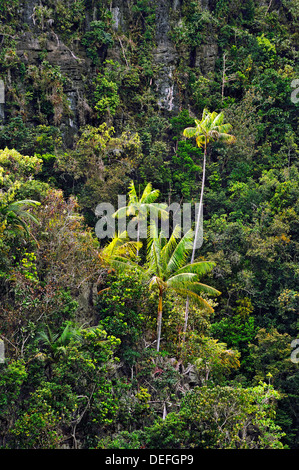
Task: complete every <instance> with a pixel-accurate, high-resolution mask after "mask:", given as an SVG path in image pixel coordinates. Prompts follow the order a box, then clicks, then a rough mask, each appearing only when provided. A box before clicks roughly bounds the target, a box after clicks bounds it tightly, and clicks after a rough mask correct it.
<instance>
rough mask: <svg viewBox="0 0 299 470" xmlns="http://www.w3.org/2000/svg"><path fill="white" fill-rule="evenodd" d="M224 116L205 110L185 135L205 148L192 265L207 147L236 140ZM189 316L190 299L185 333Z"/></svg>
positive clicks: (201, 202) (198, 223) (201, 201)
mask: <svg viewBox="0 0 299 470" xmlns="http://www.w3.org/2000/svg"><path fill="white" fill-rule="evenodd" d="M223 121H224V115H223V113H222V112H221V113H216V111H213V112H212V113H210V112H209V111H208V110H207V109H204V110H203V113H202V118H201V120H200V121H199V120H198V119H195V124H196V126H195V127H187V128H186V129H185V130H184V132H183V135H184V136H185V137H188V138H191V137H195V139H196V144H197V146H198V147H200V148H203V150H204V155H203V170H202V183H201V192H200V201H199V209H198V214H197V221H196V227H195V236H194V241H193V249H192V255H191V264H192V263H193V262H194V258H195V251H196V243H197V238H198V232H199V226H200V217H201V212H202V207H203V194H204V187H205V176H206V159H207V147H208V145H209V143H211V142H215V141H220V142H223V143H225V144H232V143H234V142H235V140H236V138H235V136H234V135H231V134H229V133H228V131H230V129H231V127H232V126H231V124H229V123H226V124H225V123H224V122H223ZM188 314H189V297H187V301H186V311H185V324H184V333H186V331H187V323H188Z"/></svg>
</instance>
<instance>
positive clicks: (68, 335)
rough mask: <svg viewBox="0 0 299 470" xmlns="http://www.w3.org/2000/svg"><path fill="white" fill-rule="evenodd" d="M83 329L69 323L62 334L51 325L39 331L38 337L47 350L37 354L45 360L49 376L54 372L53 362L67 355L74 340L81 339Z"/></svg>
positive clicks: (43, 347)
mask: <svg viewBox="0 0 299 470" xmlns="http://www.w3.org/2000/svg"><path fill="white" fill-rule="evenodd" d="M81 331H82V327H78V326H72V325H71V324H70V323H67V325H66V327H65V328H64V329H63V331H62V333H60V334H59V333H54V332H53V331H52V330H51V328H50V327H49V325H47V326H46V327H45V329H43V330H41V331H40V332H39V333H38V335H37V339H38V340H39V341H40V343H41V346H42V349H43V350H44V351H45V352H41V353H39V354H37V356H36V357H39V358H40V359H42V360H44V361H45V370H46V371H48V375H49V377H51V374H52V364H53V363H55V362H57V361H58V360H59V359H60V358H61V357H62V356H65V355H66V353H67V347H68V345H69V344H70V343H71V341H72V340H78V339H80V334H81Z"/></svg>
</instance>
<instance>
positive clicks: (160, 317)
mask: <svg viewBox="0 0 299 470" xmlns="http://www.w3.org/2000/svg"><path fill="white" fill-rule="evenodd" d="M161 325H162V290H160V291H159V305H158V319H157V351H158V352H159V349H160V339H161Z"/></svg>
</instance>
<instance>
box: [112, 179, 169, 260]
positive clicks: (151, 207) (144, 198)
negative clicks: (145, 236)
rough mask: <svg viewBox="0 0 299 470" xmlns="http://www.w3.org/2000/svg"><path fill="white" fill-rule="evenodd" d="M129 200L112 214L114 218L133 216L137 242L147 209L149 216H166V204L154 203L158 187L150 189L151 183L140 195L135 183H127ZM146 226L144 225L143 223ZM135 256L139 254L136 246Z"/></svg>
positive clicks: (157, 195)
mask: <svg viewBox="0 0 299 470" xmlns="http://www.w3.org/2000/svg"><path fill="white" fill-rule="evenodd" d="M128 195H129V202H128V205H127V206H124V207H121V208H120V209H118V210H117V211H116V212H115V213H114V214H113V217H115V218H118V219H120V218H123V217H125V216H126V215H127V216H130V215H132V216H134V217H133V219H132V221H131V222H133V223H137V243H138V244H139V241H140V226H141V223H142V222H145V224H146V219H147V214H148V211H150V214H151V216H153V217H157V216H159V215H161V217H162V218H163V219H166V218H167V217H168V215H169V214H168V212H167V211H166V207H167V205H166V204H160V203H156V202H155V201H156V200H157V199H158V197H159V195H160V191H159V190H158V189H152V185H151V183H148V184H147V185H146V187H145V189H144V191H143V193H142V195H141V196H138V194H137V191H136V188H135V184H134V182H133V181H131V183H130V184H129V193H128ZM145 227H146V225H145ZM136 255H137V256H139V247H137V253H136Z"/></svg>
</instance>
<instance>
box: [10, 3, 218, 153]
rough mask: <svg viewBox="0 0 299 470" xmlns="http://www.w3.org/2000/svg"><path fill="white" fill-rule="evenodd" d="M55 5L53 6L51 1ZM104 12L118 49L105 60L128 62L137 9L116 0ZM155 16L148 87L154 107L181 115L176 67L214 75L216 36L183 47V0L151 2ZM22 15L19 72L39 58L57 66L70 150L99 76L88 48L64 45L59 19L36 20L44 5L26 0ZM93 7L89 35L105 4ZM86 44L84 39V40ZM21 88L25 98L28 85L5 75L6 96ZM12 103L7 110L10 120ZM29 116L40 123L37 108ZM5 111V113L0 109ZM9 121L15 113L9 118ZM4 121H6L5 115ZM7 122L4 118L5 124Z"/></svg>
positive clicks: (89, 9) (62, 126)
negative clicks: (176, 34) (178, 31)
mask: <svg viewBox="0 0 299 470" xmlns="http://www.w3.org/2000/svg"><path fill="white" fill-rule="evenodd" d="M49 3H51V4H52V3H53V4H55V2H49ZM106 3H107V4H106V5H105V7H106V8H107V10H108V11H110V13H111V17H112V21H111V23H110V24H111V33H112V35H114V36H115V37H114V45H113V46H112V47H110V48H109V49H108V52H107V56H106V58H107V59H113V60H115V59H116V60H117V61H119V62H120V63H125V60H126V59H124V55H123V52H124V48H125V41H124V39H125V40H127V41H129V40H130V33H131V31H132V22H133V21H134V17H133V11H134V4H135V3H136V2H133V1H132V0H128V1H124V0H113V1H109V2H106ZM148 3H149V5H150V6H151V8H152V9H153V11H154V13H155V24H154V29H155V33H154V40H153V45H152V50H151V54H152V65H153V67H155V69H156V70H157V72H156V73H155V76H154V77H153V79H152V80H151V82H150V83H149V86H150V88H151V89H152V91H153V93H154V94H155V97H156V104H157V106H158V108H160V110H161V112H163V113H166V114H167V113H170V114H172V113H177V112H178V111H179V110H180V108H181V107H182V102H183V100H184V96H183V95H182V91H181V90H180V88H179V86H178V82H177V80H176V71H177V68H178V67H181V68H182V67H184V64H185V65H186V66H190V65H191V66H192V67H196V68H199V69H200V70H201V72H202V73H203V74H205V73H208V72H209V71H210V70H213V68H214V66H215V60H216V57H217V52H218V51H217V44H216V41H215V37H214V36H213V32H212V31H211V35H210V36H209V38H208V41H207V42H206V43H205V44H203V45H202V46H200V47H196V48H194V47H193V48H192V47H191V46H190V47H189V46H188V47H183V48H182V47H181V48H178V47H177V45H176V44H175V43H174V41H173V40H172V38H171V35H170V33H171V31H172V30H173V28H175V27H178V26H179V24H180V22H181V20H182V5H183V3H184V2H183V1H182V0H166V1H165V0H163V1H162V0H153V1H151V2H148ZM207 4H208V2H207V1H202V2H201V7H202V8H203V9H207V8H208V5H207ZM21 5H22V6H21V8H20V10H19V12H18V14H19V24H18V27H17V34H16V36H15V39H16V54H17V56H18V57H19V60H20V62H19V67H21V64H23V65H24V66H26V67H28V66H32V65H35V66H37V67H38V66H39V65H40V64H41V56H42V55H43V57H44V58H45V60H46V61H47V62H48V63H49V64H50V65H52V66H58V67H59V69H60V72H61V74H62V76H63V77H65V79H66V80H65V81H64V85H63V87H64V93H65V96H66V97H67V100H68V106H69V112H68V113H63V115H62V117H61V119H60V120H59V123H58V127H60V129H61V131H62V134H63V137H64V141H65V143H66V146H71V145H72V141H73V137H74V135H75V134H76V133H77V132H78V129H79V127H80V125H82V124H84V123H85V121H86V120H87V121H88V119H90V118H91V116H92V112H91V107H90V103H89V100H88V91H89V90H90V84H91V82H92V80H94V78H95V76H96V75H97V67H96V66H95V65H94V64H93V63H92V60H91V59H90V57H89V56H88V54H87V51H86V47H85V46H84V45H83V44H82V42H81V40H80V38H77V39H76V38H72V40H71V42H70V43H68V44H67V43H66V42H67V41H65V40H64V39H63V37H62V36H63V35H61V34H60V32H59V31H58V30H57V29H56V27H55V26H56V25H55V20H53V19H52V18H51V14H48V16H47V15H46V13H47V11H46V13H43V14H44V17H42V19H41V16H38V15H37V12H38V11H39V10H38V8H40V7H41V5H42V7H43V8H44V7H45V8H46V6H43V4H41V2H40V0H28V1H26V2H23V3H22V4H21ZM88 5H90V6H89V7H86V8H85V11H84V26H83V29H84V30H85V31H89V30H90V24H91V22H92V21H94V20H98V18H99V10H100V7H101V5H100V4H99V2H95V1H93V2H90V3H89V2H88ZM81 39H82V38H81ZM16 81H17V82H18V83H17V88H18V93H19V94H21V95H22V92H23V94H24V95H25V94H26V90H25V88H24V84H23V83H22V81H21V80H19V77H18V73H14V74H13V76H12V75H11V71H10V69H8V70H6V71H5V82H6V86H7V89H8V91H10V90H11V89H13V85H15V82H16ZM18 100H19V102H20V103H23V102H25V98H24V97H22V96H19V97H18ZM9 106H10V105H9V103H7V105H6V108H7V109H6V111H7V112H6V115H7V116H9V112H8V111H9V109H8V108H9ZM20 107H21V112H22V111H23V114H24V115H26V120H27V121H28V123H30V122H31V123H32V124H35V123H36V114H37V111H36V109H30V107H29V108H28V109H27V112H25V111H24V110H22V105H21V104H20ZM2 111H3V110H2ZM10 116H11V114H10ZM2 117H3V116H2ZM2 120H3V119H2Z"/></svg>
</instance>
